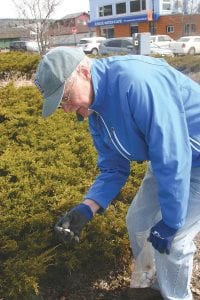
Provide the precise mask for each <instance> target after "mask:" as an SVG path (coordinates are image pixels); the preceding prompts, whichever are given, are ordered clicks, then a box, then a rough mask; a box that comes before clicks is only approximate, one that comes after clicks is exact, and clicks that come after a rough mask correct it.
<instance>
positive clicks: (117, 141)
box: [94, 110, 131, 161]
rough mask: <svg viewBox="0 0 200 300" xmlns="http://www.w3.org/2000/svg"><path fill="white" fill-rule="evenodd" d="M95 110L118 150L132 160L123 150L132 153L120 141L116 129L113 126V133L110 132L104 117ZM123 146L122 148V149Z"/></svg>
mask: <svg viewBox="0 0 200 300" xmlns="http://www.w3.org/2000/svg"><path fill="white" fill-rule="evenodd" d="M94 112H95V113H96V114H97V116H98V117H99V118H100V119H101V121H102V123H103V125H104V126H105V128H106V131H107V133H108V135H109V137H110V139H111V141H112V143H113V145H114V146H115V148H116V149H117V151H118V152H119V153H120V154H121V155H122V156H123V157H124V158H125V159H127V160H128V161H130V159H129V158H128V157H127V156H126V155H125V154H124V153H123V151H124V152H125V153H126V154H128V155H131V154H130V153H129V152H128V151H127V150H126V149H125V148H124V147H123V146H122V144H121V143H120V141H119V139H118V138H117V136H116V133H115V131H114V128H111V130H112V132H111V133H112V134H111V133H110V130H109V128H108V126H107V125H106V122H105V121H104V119H103V117H102V116H101V115H100V114H99V113H98V112H97V111H95V110H94ZM114 139H115V140H116V142H115V140H114ZM120 148H121V149H120Z"/></svg>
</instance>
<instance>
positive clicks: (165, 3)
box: [162, 0, 171, 10]
mask: <svg viewBox="0 0 200 300" xmlns="http://www.w3.org/2000/svg"><path fill="white" fill-rule="evenodd" d="M162 9H163V10H171V0H163V7H162Z"/></svg>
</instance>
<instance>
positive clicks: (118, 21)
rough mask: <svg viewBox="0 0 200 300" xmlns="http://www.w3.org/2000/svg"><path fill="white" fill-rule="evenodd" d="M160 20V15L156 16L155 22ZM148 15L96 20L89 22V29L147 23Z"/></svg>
mask: <svg viewBox="0 0 200 300" xmlns="http://www.w3.org/2000/svg"><path fill="white" fill-rule="evenodd" d="M158 19H159V15H158V14H154V20H155V21H157V20H158ZM147 21H148V19H147V14H143V15H134V16H126V17H121V18H110V19H103V20H100V19H99V20H96V21H90V22H88V26H89V27H96V26H104V25H115V24H126V23H133V22H147Z"/></svg>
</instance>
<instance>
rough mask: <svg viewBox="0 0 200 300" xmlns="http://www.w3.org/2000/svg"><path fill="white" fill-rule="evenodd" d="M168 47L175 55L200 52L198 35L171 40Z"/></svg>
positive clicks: (199, 37)
mask: <svg viewBox="0 0 200 300" xmlns="http://www.w3.org/2000/svg"><path fill="white" fill-rule="evenodd" d="M170 49H171V50H172V52H173V53H174V54H175V55H178V54H180V55H181V54H182V55H183V54H189V55H194V54H200V36H198V35H196V36H182V37H181V38H180V39H178V40H177V41H176V42H171V44H170Z"/></svg>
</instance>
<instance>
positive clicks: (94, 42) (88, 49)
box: [77, 37, 106, 55]
mask: <svg viewBox="0 0 200 300" xmlns="http://www.w3.org/2000/svg"><path fill="white" fill-rule="evenodd" d="M105 40H106V38H105V37H89V38H82V39H81V40H80V41H79V43H78V44H77V47H80V48H82V49H83V51H84V52H85V53H90V54H94V55H97V54H98V52H99V45H100V43H101V42H102V41H105Z"/></svg>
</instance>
